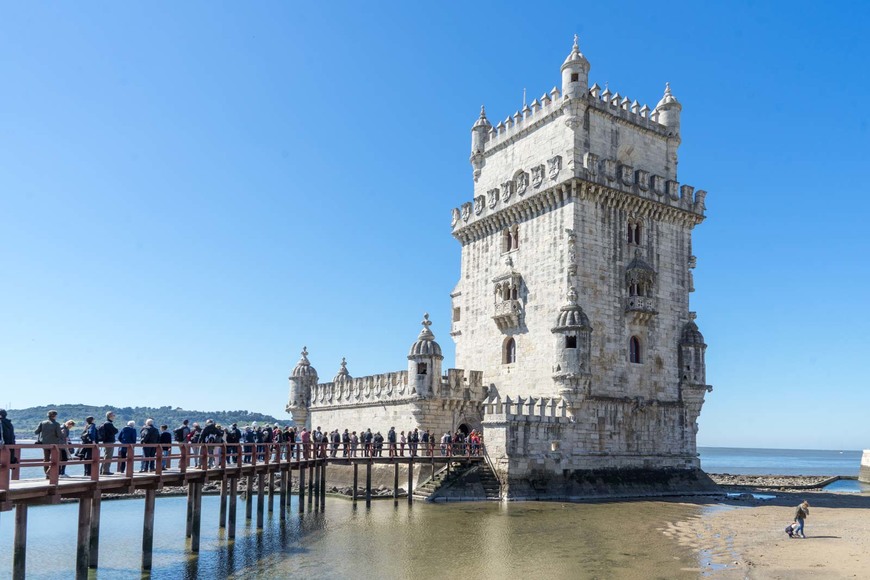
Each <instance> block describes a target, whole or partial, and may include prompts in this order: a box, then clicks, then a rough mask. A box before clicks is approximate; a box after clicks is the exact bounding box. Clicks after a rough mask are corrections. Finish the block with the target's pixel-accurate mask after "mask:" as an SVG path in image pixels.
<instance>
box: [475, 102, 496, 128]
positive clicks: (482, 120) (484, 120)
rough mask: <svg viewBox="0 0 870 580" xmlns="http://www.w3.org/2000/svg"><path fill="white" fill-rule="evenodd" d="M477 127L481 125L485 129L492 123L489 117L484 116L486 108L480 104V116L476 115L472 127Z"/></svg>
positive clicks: (490, 126)
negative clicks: (476, 117)
mask: <svg viewBox="0 0 870 580" xmlns="http://www.w3.org/2000/svg"><path fill="white" fill-rule="evenodd" d="M478 127H483V128H485V129H486V130H487V131H489V129H491V128H492V123H490V122H489V119H487V118H486V109H485V108H484V106H483V105H481V106H480V117H478V119H477V121H476V122H475V123H474V126H473V127H472V128H473V129H477V128H478Z"/></svg>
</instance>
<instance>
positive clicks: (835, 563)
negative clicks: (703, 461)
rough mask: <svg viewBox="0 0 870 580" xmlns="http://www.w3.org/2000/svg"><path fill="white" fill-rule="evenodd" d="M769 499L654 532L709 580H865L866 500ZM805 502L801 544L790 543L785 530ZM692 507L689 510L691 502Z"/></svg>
mask: <svg viewBox="0 0 870 580" xmlns="http://www.w3.org/2000/svg"><path fill="white" fill-rule="evenodd" d="M728 491H750V492H751V491H757V492H758V493H774V494H775V495H776V497H775V499H771V500H763V501H762V500H753V499H745V498H744V499H725V500H724V501H722V502H717V503H710V504H708V507H706V508H704V509H703V510H702V511H701V513H700V514H699V515H698V516H695V517H692V518H690V519H687V520H683V521H673V522H668V523H667V525H666V526H665V527H663V528H662V529H661V532H662V533H663V534H665V535H666V536H668V537H670V538H672V539H673V540H674V541H676V542H677V543H678V544H679V545H681V546H683V547H687V548H690V549H691V550H693V551H694V552H695V553H696V554H697V555H698V558H699V562H700V571H701V575H702V576H704V577H710V578H724V579H732V578H749V579H774V578H782V579H800V578H868V577H870V494H867V493H863V494H859V493H827V492H823V491H819V490H810V491H803V490H801V491H794V490H789V491H782V490H777V491H775V492H770V491H769V490H767V489H764V488H756V489H752V488H746V487H743V488H739V489H737V488H735V489H729V490H728ZM804 499H806V500H807V501H809V503H810V516H809V518H807V520H806V526H805V532H806V536H807V537H806V539H791V538H789V537H788V536H787V535H786V534H785V532H784V528H785V526H786V525H787V524H788V523H789V522H791V521H792V518H793V516H794V511H795V506H797V504H799V503H800V502H801V501H802V500H804ZM692 503H694V502H692Z"/></svg>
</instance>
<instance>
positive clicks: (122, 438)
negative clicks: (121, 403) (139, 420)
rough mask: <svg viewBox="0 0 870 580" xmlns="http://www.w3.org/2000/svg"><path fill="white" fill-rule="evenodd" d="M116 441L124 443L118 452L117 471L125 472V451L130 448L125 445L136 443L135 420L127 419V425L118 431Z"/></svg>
mask: <svg viewBox="0 0 870 580" xmlns="http://www.w3.org/2000/svg"><path fill="white" fill-rule="evenodd" d="M118 443H121V444H123V445H124V447H121V450H120V452H119V453H118V471H120V472H121V473H125V472H126V471H127V453H128V451H129V450H130V448H129V447H127V445H135V444H136V421H127V426H126V427H124V428H123V429H121V432H120V433H118ZM134 455H135V452H134Z"/></svg>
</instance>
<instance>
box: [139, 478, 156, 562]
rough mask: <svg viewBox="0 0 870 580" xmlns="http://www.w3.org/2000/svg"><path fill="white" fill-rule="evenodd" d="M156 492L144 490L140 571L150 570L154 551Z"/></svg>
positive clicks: (152, 489)
mask: <svg viewBox="0 0 870 580" xmlns="http://www.w3.org/2000/svg"><path fill="white" fill-rule="evenodd" d="M156 497H157V490H156V489H154V488H148V489H146V490H145V517H144V519H143V522H142V569H143V570H151V558H152V554H153V551H154V500H155V498H156Z"/></svg>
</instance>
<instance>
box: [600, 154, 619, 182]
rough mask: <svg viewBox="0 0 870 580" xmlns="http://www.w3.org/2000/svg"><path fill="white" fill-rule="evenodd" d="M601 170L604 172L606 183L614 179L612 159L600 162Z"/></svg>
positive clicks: (614, 171) (614, 166)
mask: <svg viewBox="0 0 870 580" xmlns="http://www.w3.org/2000/svg"><path fill="white" fill-rule="evenodd" d="M601 169H602V171H603V172H604V177H605V178H606V179H607V181H613V180H614V179H616V161H614V160H613V159H605V160H603V161H602V162H601Z"/></svg>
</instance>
